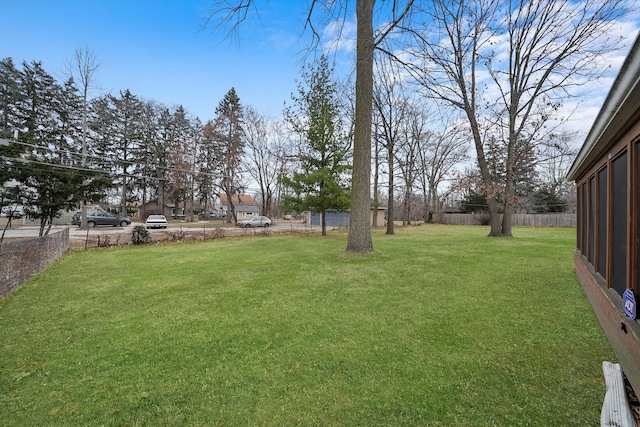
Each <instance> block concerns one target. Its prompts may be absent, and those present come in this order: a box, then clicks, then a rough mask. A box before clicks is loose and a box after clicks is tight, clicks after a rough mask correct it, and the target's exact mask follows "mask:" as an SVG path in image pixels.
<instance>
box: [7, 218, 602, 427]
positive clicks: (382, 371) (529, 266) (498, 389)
mask: <svg viewBox="0 0 640 427" xmlns="http://www.w3.org/2000/svg"><path fill="white" fill-rule="evenodd" d="M514 234H515V236H516V237H515V238H511V239H493V238H487V237H485V236H486V235H487V229H486V228H485V227H464V226H439V225H429V226H422V227H415V228H405V229H400V230H398V231H397V234H396V235H395V236H385V235H384V234H383V232H382V231H376V232H375V233H374V246H375V252H374V253H373V254H368V255H362V254H348V253H346V252H345V250H344V249H345V247H346V234H345V233H344V232H332V233H330V235H329V236H327V237H326V238H323V237H321V236H320V235H319V234H308V235H306V234H297V235H274V236H269V237H252V238H235V239H233V238H230V239H221V240H212V241H205V242H196V243H187V244H167V245H152V246H135V247H117V248H107V249H92V250H87V251H74V252H70V253H68V254H66V255H65V256H64V257H63V258H61V259H60V260H59V261H58V262H56V263H54V264H53V265H52V266H51V267H49V268H48V269H47V270H46V271H44V272H43V273H42V274H40V275H38V276H37V277H35V278H33V279H32V280H31V281H29V282H28V283H27V284H25V285H24V286H23V287H22V288H21V289H20V290H18V291H16V292H15V293H14V294H12V295H10V296H9V297H7V298H5V299H4V300H2V301H0V425H3V426H4V425H6V426H20V425H24V426H36V425H38V426H39V425H113V426H122V425H129V426H143V425H144V426H157V425H189V426H192V425H196V426H197V425H202V426H211V425H269V426H286V425H320V426H326V425H335V426H338V425H340V426H351V425H363V426H373V425H389V426H395V425H429V426H451V425H457V426H460V425H468V426H479V425H505V426H513V425H544V426H547V425H548V426H551V425H553V426H568V425H575V426H588V425H599V413H600V408H601V405H602V399H603V396H604V391H605V390H604V381H603V379H602V371H601V363H602V361H603V360H614V356H613V353H612V351H611V349H610V348H609V346H608V344H607V341H606V339H605V337H604V335H603V333H602V331H601V329H600V327H599V325H598V323H597V320H596V318H595V316H594V315H593V313H592V311H591V308H590V306H589V304H588V302H587V300H586V298H585V296H584V295H583V293H582V290H581V288H580V286H579V284H578V282H577V280H576V278H575V275H574V273H573V266H572V250H573V246H574V236H575V230H574V229H557V228H554V229H551V228H543V229H533V228H516V229H515V230H514Z"/></svg>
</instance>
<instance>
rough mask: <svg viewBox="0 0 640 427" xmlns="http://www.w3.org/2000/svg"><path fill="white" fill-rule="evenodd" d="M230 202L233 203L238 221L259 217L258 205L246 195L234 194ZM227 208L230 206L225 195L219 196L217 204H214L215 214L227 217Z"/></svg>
mask: <svg viewBox="0 0 640 427" xmlns="http://www.w3.org/2000/svg"><path fill="white" fill-rule="evenodd" d="M231 202H232V203H233V208H234V210H235V211H236V218H237V219H239V220H240V219H245V218H251V217H253V216H255V215H260V208H258V204H257V203H256V201H255V200H254V199H253V197H251V196H249V195H248V194H234V195H233V196H231ZM229 206H230V204H229V199H228V198H227V195H226V194H219V195H218V203H217V204H216V210H217V213H216V214H217V215H218V216H222V217H225V216H227V214H228V209H229Z"/></svg>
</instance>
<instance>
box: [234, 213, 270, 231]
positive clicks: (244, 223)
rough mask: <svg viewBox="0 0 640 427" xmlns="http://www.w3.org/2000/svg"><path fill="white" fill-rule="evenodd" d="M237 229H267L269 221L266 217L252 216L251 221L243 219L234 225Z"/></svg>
mask: <svg viewBox="0 0 640 427" xmlns="http://www.w3.org/2000/svg"><path fill="white" fill-rule="evenodd" d="M236 225H237V226H238V227H244V228H251V227H268V226H270V225H271V220H270V219H269V218H267V217H266V216H254V217H253V218H251V219H243V220H241V221H238V222H237V223H236Z"/></svg>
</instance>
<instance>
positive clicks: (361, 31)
mask: <svg viewBox="0 0 640 427" xmlns="http://www.w3.org/2000/svg"><path fill="white" fill-rule="evenodd" d="M374 3H375V0H357V1H356V16H357V25H358V29H357V39H358V40H357V54H356V116H355V129H354V142H353V172H352V181H351V185H352V187H351V216H350V219H349V238H348V241H347V251H348V252H371V251H373V242H372V239H371V221H370V219H369V210H370V209H371V206H370V205H371V188H370V183H371V112H372V103H373V49H374V41H373V5H374Z"/></svg>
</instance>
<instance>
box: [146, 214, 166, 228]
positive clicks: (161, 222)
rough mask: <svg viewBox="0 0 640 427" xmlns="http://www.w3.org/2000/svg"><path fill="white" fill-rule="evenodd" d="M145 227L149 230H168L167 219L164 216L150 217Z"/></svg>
mask: <svg viewBox="0 0 640 427" xmlns="http://www.w3.org/2000/svg"><path fill="white" fill-rule="evenodd" d="M145 225H146V227H147V228H167V217H166V216H164V215H149V216H148V217H147V221H146V222H145Z"/></svg>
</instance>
